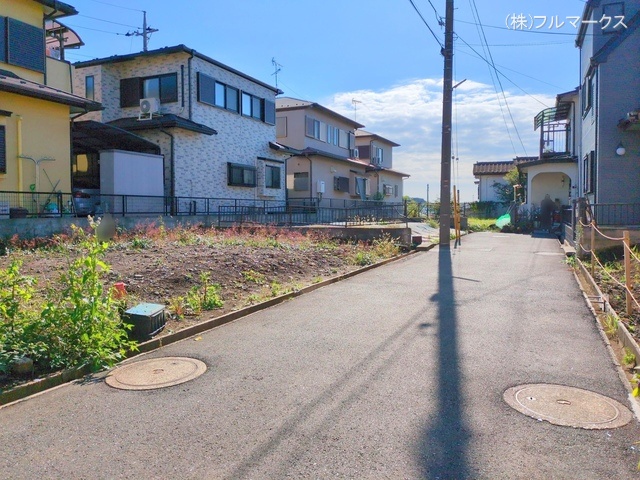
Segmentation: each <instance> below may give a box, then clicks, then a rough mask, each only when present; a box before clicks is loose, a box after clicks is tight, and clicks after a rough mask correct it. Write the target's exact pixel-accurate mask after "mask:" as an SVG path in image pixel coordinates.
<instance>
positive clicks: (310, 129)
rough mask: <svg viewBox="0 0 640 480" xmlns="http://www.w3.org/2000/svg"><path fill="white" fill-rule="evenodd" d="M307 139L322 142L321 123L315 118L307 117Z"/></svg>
mask: <svg viewBox="0 0 640 480" xmlns="http://www.w3.org/2000/svg"><path fill="white" fill-rule="evenodd" d="M305 121H306V127H307V129H306V130H307V131H306V134H307V137H311V138H315V139H317V140H320V122H319V121H318V120H316V119H315V118H311V117H305Z"/></svg>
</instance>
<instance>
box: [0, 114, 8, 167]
mask: <svg viewBox="0 0 640 480" xmlns="http://www.w3.org/2000/svg"><path fill="white" fill-rule="evenodd" d="M0 173H7V142H6V127H5V126H4V125H0Z"/></svg>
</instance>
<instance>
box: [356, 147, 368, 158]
mask: <svg viewBox="0 0 640 480" xmlns="http://www.w3.org/2000/svg"><path fill="white" fill-rule="evenodd" d="M358 152H359V153H360V155H359V157H360V158H366V159H369V158H371V145H361V146H359V147H358Z"/></svg>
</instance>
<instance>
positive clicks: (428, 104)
mask: <svg viewBox="0 0 640 480" xmlns="http://www.w3.org/2000/svg"><path fill="white" fill-rule="evenodd" d="M455 92H456V96H455V104H454V127H453V128H454V131H453V133H454V139H453V142H454V143H453V153H454V155H455V153H456V151H457V152H458V158H459V161H458V162H457V163H458V166H457V168H456V165H455V163H456V162H454V175H455V174H456V170H457V171H458V172H459V177H458V180H457V182H458V185H457V186H458V188H459V190H460V192H461V195H460V196H461V199H462V201H472V200H477V189H476V187H475V185H474V177H473V164H474V163H475V162H482V161H506V160H511V159H513V157H514V156H515V155H514V146H515V151H516V153H517V155H519V156H521V155H524V154H525V151H524V149H523V147H522V145H521V143H520V140H519V139H518V136H517V134H516V132H515V130H514V128H513V123H512V121H511V118H510V116H509V112H508V110H507V108H506V107H505V103H504V99H503V98H500V100H498V96H497V95H496V93H495V91H494V89H493V86H491V85H486V84H482V83H478V82H474V81H471V80H468V81H466V82H464V83H463V84H461V85H460V86H459V87H458V88H457V89H456V90H455ZM506 97H507V101H508V104H509V108H510V110H511V115H512V116H513V119H514V121H515V124H516V126H517V128H518V131H519V134H520V137H521V138H522V143H524V147H525V148H526V153H527V154H528V155H531V156H535V155H537V154H538V142H539V140H538V133H539V132H534V130H533V119H534V117H535V115H536V114H537V113H538V112H540V111H541V110H543V109H544V108H545V106H544V105H542V104H541V103H540V102H539V101H536V99H534V98H532V97H531V96H528V95H526V94H524V93H519V92H515V93H514V92H508V91H507V92H506ZM536 98H537V99H538V100H540V101H542V102H544V104H546V105H547V106H553V105H554V103H555V98H553V97H550V96H548V95H536ZM353 99H356V100H358V101H359V102H362V103H358V104H357V121H358V122H359V123H362V124H364V125H365V129H366V130H367V131H370V132H373V133H377V134H378V135H381V136H383V137H385V138H388V139H389V140H392V141H394V142H396V143H399V144H400V145H401V147H398V148H396V149H394V154H393V155H394V156H393V164H394V168H396V169H397V170H400V171H403V172H406V173H408V174H410V175H411V178H409V179H408V180H406V181H405V194H406V195H410V196H415V197H423V198H424V197H425V196H426V186H427V184H429V185H430V192H431V193H430V199H432V200H434V199H436V198H438V197H439V196H440V151H441V131H442V80H435V79H416V80H412V81H408V82H405V83H403V84H399V85H395V86H393V87H391V88H389V89H387V90H383V91H371V90H357V91H353V92H342V93H338V94H336V95H334V96H333V97H332V98H330V99H329V100H327V101H325V102H322V104H323V105H325V106H326V107H328V108H330V109H332V110H334V111H336V112H339V113H341V114H342V115H345V116H347V117H349V118H354V106H353V103H352V100H353ZM501 105H502V111H501ZM503 113H504V117H503ZM504 118H506V119H507V120H506V122H507V124H508V126H509V130H508V131H509V132H510V133H511V140H510V139H509V134H508V133H507V127H506V126H505V120H504ZM512 142H513V146H512Z"/></svg>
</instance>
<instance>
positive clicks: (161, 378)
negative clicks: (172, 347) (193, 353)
mask: <svg viewBox="0 0 640 480" xmlns="http://www.w3.org/2000/svg"><path fill="white" fill-rule="evenodd" d="M206 370H207V366H206V365H205V363H204V362H202V361H200V360H196V359H195V358H187V357H162V358H152V359H149V360H142V361H140V362H134V363H129V364H127V365H123V366H121V367H118V368H116V369H115V370H114V371H113V372H111V373H110V374H109V375H108V376H107V378H106V379H105V381H106V382H107V384H108V385H109V386H111V387H114V388H119V389H121V390H153V389H155V388H165V387H171V386H173V385H179V384H181V383H185V382H188V381H189V380H193V379H194V378H197V377H199V376H200V375H202V374H203V373H204V372H205V371H206Z"/></svg>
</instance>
